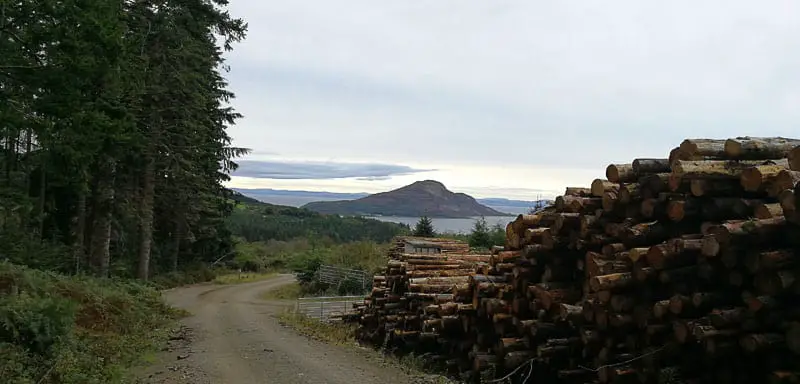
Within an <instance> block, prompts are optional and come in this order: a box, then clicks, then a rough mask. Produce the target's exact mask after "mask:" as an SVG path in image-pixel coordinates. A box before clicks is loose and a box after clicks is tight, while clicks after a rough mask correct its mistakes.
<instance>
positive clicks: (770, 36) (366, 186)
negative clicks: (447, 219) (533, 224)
mask: <svg viewBox="0 0 800 384" xmlns="http://www.w3.org/2000/svg"><path fill="white" fill-rule="evenodd" d="M229 10H230V12H231V14H232V15H234V16H236V17H242V18H244V19H245V20H246V21H247V22H248V24H249V30H248V35H247V39H246V40H245V41H244V42H242V43H240V44H238V45H236V46H235V47H234V50H233V51H232V52H230V53H228V54H227V56H226V57H227V60H228V62H227V64H228V65H230V67H231V70H230V72H229V73H227V75H226V77H227V78H228V80H229V83H230V89H231V90H232V91H233V92H234V93H235V94H236V99H235V100H234V101H233V105H234V107H235V108H236V110H237V111H238V112H240V113H242V114H243V115H244V117H243V118H242V119H241V120H239V121H238V122H237V124H236V125H235V126H233V127H231V128H230V130H229V133H230V134H231V136H232V137H233V139H234V142H233V144H234V145H236V146H240V147H246V148H250V149H252V152H251V153H250V154H249V155H247V156H246V157H244V158H242V159H240V163H241V167H240V168H239V170H238V171H237V172H236V173H234V175H233V176H234V177H233V179H232V181H231V183H230V184H231V186H234V187H240V188H274V189H303V190H314V191H331V192H370V193H372V192H379V191H385V190H389V189H393V188H397V187H400V186H403V185H406V184H409V183H411V182H414V181H416V180H424V179H435V180H439V181H441V182H443V183H444V184H445V185H446V186H447V187H448V188H450V189H451V190H454V191H458V192H465V193H470V194H472V195H473V196H475V197H508V198H517V199H528V200H533V199H535V198H537V197H539V196H542V197H553V196H555V195H558V194H560V193H562V192H563V190H564V188H565V187H567V186H588V185H589V184H590V183H591V181H592V180H593V179H595V178H600V177H603V176H604V175H605V167H606V166H607V165H608V164H610V163H624V162H630V161H632V160H633V159H634V158H637V157H650V158H665V157H667V155H668V153H669V150H670V149H671V148H673V147H675V146H677V145H678V144H680V142H681V141H682V140H683V139H685V138H699V137H708V138H728V137H736V136H745V135H749V136H789V137H798V136H800V128H798V121H800V71H798V68H800V38H799V37H800V1H796V0H773V1H768V2H761V3H758V5H757V6H755V5H754V3H753V2H752V1H746V0H725V1H723V0H719V1H717V0H701V1H696V0H695V1H683V0H675V1H670V2H664V1H654V0H652V1H651V0H616V1H612V2H607V1H602V2H601V1H596V0H594V1H580V0H576V1H530V0H527V1H522V0H521V1H504V0H492V1H485V0H483V1H481V0H436V1H432V0H430V1H427V0H418V1H375V0H349V1H339V0H324V1H323V0H318V1H283V2H281V1H263V0H237V1H232V2H231V4H230V6H229Z"/></svg>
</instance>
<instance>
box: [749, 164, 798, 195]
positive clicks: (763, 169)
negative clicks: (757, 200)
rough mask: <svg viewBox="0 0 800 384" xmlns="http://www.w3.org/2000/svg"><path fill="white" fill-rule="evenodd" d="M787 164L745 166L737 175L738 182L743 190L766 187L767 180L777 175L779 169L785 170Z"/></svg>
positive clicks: (753, 190)
mask: <svg viewBox="0 0 800 384" xmlns="http://www.w3.org/2000/svg"><path fill="white" fill-rule="evenodd" d="M788 168H789V164H788V162H787V164H769V165H757V166H754V167H748V168H745V169H744V170H743V171H742V174H741V176H740V177H739V183H740V184H741V185H742V188H744V190H745V191H748V192H756V191H758V190H761V189H766V188H765V186H766V184H767V182H768V181H769V180H771V179H773V178H775V177H777V176H778V174H779V173H781V171H787V170H788Z"/></svg>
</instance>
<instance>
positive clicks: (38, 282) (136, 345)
mask: <svg viewBox="0 0 800 384" xmlns="http://www.w3.org/2000/svg"><path fill="white" fill-rule="evenodd" d="M179 315H180V314H179V313H177V312H176V311H174V310H172V309H171V308H170V307H169V306H167V305H166V304H165V303H164V302H163V301H162V299H161V295H160V293H159V292H158V290H156V289H155V288H153V287H149V286H146V285H143V284H140V283H136V282H132V281H126V280H117V279H94V278H89V277H68V276H63V275H59V274H56V273H52V272H44V271H38V270H33V269H29V268H25V267H21V266H17V265H13V264H10V263H6V262H0V324H2V326H1V327H0V356H2V359H0V377H2V378H3V380H2V381H3V383H20V384H21V383H37V384H45V383H49V384H56V383H58V384H79V383H87V384H94V383H97V384H99V383H123V382H126V378H127V377H126V376H127V375H128V369H129V368H130V367H133V366H136V365H139V364H141V363H143V362H144V363H146V362H147V361H151V360H152V359H153V356H154V351H156V350H157V348H159V347H160V346H161V345H163V343H164V342H166V339H167V337H168V335H169V330H170V328H172V327H173V326H174V324H175V320H176V319H177V318H178V316H179Z"/></svg>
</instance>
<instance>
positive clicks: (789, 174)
mask: <svg viewBox="0 0 800 384" xmlns="http://www.w3.org/2000/svg"><path fill="white" fill-rule="evenodd" d="M797 183H800V171H790V170H786V169H784V170H783V171H780V172H778V174H777V175H775V178H773V179H772V183H771V184H770V188H774V189H775V190H776V191H777V193H780V192H782V191H784V190H786V189H792V188H793V187H794V186H795V185H796V184H797ZM776 196H777V194H776Z"/></svg>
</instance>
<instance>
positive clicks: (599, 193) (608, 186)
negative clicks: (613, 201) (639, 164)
mask: <svg viewBox="0 0 800 384" xmlns="http://www.w3.org/2000/svg"><path fill="white" fill-rule="evenodd" d="M591 189H592V196H594V197H603V194H604V193H606V192H607V191H615V190H618V189H619V184H618V183H614V182H611V181H608V180H603V179H595V180H594V181H592V187H591Z"/></svg>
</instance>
